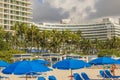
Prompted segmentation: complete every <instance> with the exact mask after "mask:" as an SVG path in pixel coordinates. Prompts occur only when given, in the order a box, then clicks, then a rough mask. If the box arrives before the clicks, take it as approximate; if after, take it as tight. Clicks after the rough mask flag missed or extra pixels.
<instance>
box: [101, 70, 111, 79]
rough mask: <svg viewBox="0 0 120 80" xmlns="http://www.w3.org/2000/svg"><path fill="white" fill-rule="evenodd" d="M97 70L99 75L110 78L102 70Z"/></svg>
mask: <svg viewBox="0 0 120 80" xmlns="http://www.w3.org/2000/svg"><path fill="white" fill-rule="evenodd" d="M99 72H100V76H102V77H103V78H110V77H109V76H107V75H106V74H105V72H104V71H103V70H100V71H99Z"/></svg>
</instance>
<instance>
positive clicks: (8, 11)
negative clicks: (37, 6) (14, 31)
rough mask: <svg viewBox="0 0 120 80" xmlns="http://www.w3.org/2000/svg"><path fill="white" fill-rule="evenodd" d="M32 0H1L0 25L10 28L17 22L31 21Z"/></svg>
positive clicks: (6, 28)
mask: <svg viewBox="0 0 120 80" xmlns="http://www.w3.org/2000/svg"><path fill="white" fill-rule="evenodd" d="M30 6H31V2H30V0H0V26H2V27H3V28H4V29H5V30H10V29H11V26H12V25H14V24H15V22H20V23H30V19H31V17H30V14H31V8H30Z"/></svg>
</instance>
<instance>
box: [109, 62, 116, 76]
mask: <svg viewBox="0 0 120 80" xmlns="http://www.w3.org/2000/svg"><path fill="white" fill-rule="evenodd" d="M116 68H117V67H116V65H115V64H112V65H111V68H110V71H111V73H112V75H113V76H115V69H116Z"/></svg>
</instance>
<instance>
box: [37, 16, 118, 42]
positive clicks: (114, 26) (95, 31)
mask: <svg viewBox="0 0 120 80" xmlns="http://www.w3.org/2000/svg"><path fill="white" fill-rule="evenodd" d="M36 26H38V28H39V29H40V30H53V29H55V30H59V31H62V30H70V31H78V30H80V31H81V32H82V37H84V38H87V39H91V40H93V39H96V38H97V39H98V40H106V39H111V38H113V37H114V36H116V37H120V23H119V20H118V22H115V21H114V20H113V19H111V18H103V19H102V20H101V21H99V22H94V23H93V22H92V23H85V24H69V23H67V24H65V23H64V24H63V23H57V24H53V23H42V24H36Z"/></svg>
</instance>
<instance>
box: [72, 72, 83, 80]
mask: <svg viewBox="0 0 120 80" xmlns="http://www.w3.org/2000/svg"><path fill="white" fill-rule="evenodd" d="M73 76H74V80H83V79H82V78H81V76H80V75H79V74H78V73H74V74H73Z"/></svg>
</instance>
